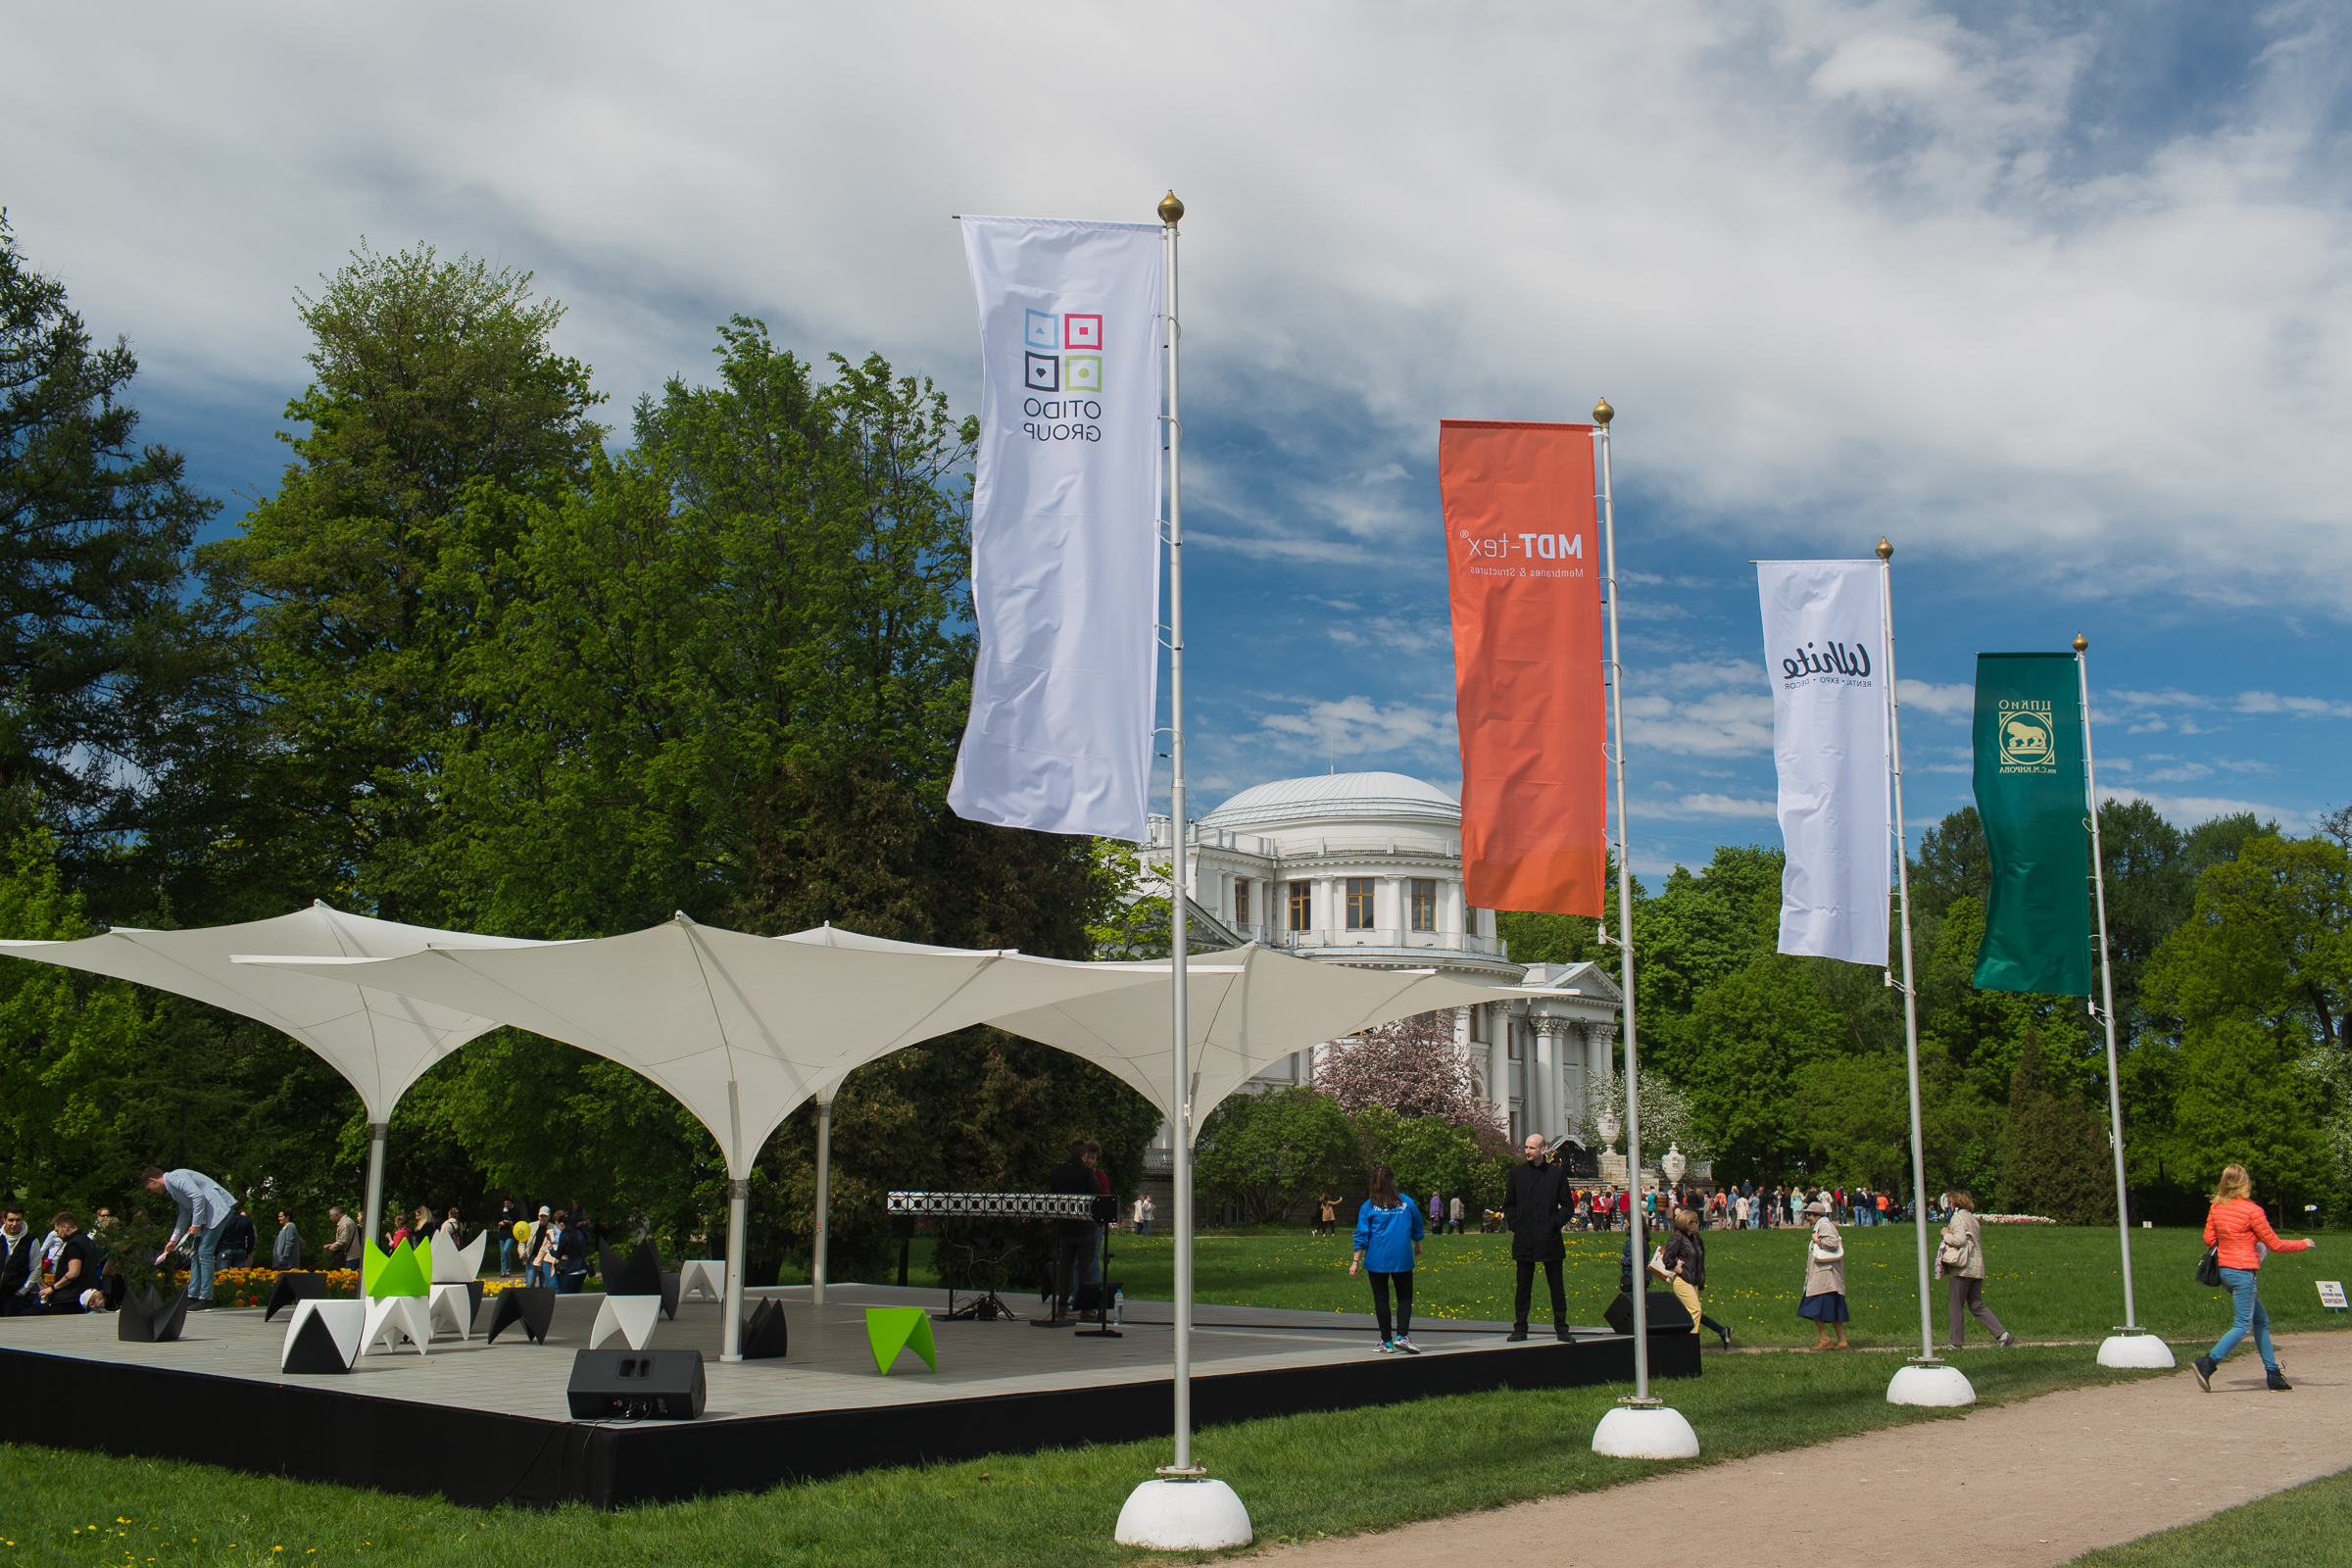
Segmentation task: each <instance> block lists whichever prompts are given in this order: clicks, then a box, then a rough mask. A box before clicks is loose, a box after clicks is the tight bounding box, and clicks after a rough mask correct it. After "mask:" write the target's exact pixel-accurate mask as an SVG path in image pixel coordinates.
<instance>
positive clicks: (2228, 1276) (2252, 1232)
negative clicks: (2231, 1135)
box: [2196, 1165, 2318, 1394]
mask: <svg viewBox="0 0 2352 1568" xmlns="http://www.w3.org/2000/svg"><path fill="white" fill-rule="evenodd" d="M2253 1193H2254V1179H2253V1178H2252V1177H2250V1176H2248V1175H2247V1174H2246V1167H2245V1166H2243V1165H2230V1166H2227V1167H2225V1168H2224V1169H2223V1171H2222V1180H2221V1183H2220V1185H2219V1186H2217V1187H2216V1188H2215V1189H2214V1194H2213V1207H2212V1209H2211V1210H2210V1211H2209V1212H2208V1213H2207V1214H2206V1216H2205V1245H2206V1246H2208V1247H2211V1248H2216V1249H2218V1250H2219V1251H2220V1254H2221V1255H2220V1256H2218V1257H2217V1258H2215V1259H2214V1261H2215V1262H2216V1263H2218V1264H2219V1265H2220V1266H2221V1270H2222V1283H2223V1284H2224V1285H2225V1286H2227V1287H2228V1288H2229V1294H2230V1296H2231V1297H2232V1298H2234V1299H2236V1302H2237V1320H2236V1321H2235V1322H2234V1323H2232V1324H2231V1325H2230V1326H2229V1333H2227V1334H2225V1335H2223V1336H2222V1337H2221V1339H2220V1340H2219V1341H2217V1342H2216V1343H2215V1345H2214V1347H2213V1348H2212V1349H2210V1350H2208V1351H2206V1352H2205V1353H2204V1354H2203V1355H2200V1356H2198V1357H2197V1359H2196V1370H2197V1383H2198V1385H2199V1386H2200V1387H2201V1388H2203V1389H2204V1390H2205V1392H2206V1393H2208V1394H2211V1393H2212V1392H2213V1374H2214V1370H2215V1369H2216V1368H2217V1367H2219V1366H2220V1365H2221V1364H2222V1362H2223V1361H2225V1360H2227V1359H2228V1358H2229V1352H2230V1351H2231V1350H2234V1349H2236V1348H2237V1345H2238V1342H2239V1341H2240V1340H2242V1339H2244V1338H2245V1337H2246V1330H2248V1329H2249V1328H2250V1329H2252V1330H2253V1331H2254V1348H2255V1349H2256V1350H2259V1351H2260V1352H2261V1353H2262V1364H2263V1367H2264V1368H2265V1369H2266V1370H2267V1371H2268V1372H2269V1374H2270V1377H2269V1383H2270V1386H2271V1387H2272V1388H2274V1389H2277V1390H2278V1391H2279V1392H2280V1393H2284V1392H2285V1391H2286V1390H2288V1389H2291V1388H2293V1387H2294V1385H2293V1384H2291V1383H2289V1382H2287V1381H2286V1378H2285V1376H2284V1375H2283V1374H2281V1373H2280V1372H2279V1370H2278V1356H2276V1355H2274V1354H2272V1353H2271V1314H2270V1313H2269V1312H2268V1311H2267V1310H2265V1309H2264V1307H2263V1304H2262V1298H2261V1297H2260V1296H2258V1295H2256V1294H2255V1289H2254V1287H2255V1282H2256V1281H2257V1280H2259V1279H2260V1278H2261V1273H2262V1254H2261V1252H2259V1251H2257V1250H2256V1244H2257V1243H2259V1244H2260V1245H2261V1246H2263V1247H2267V1248H2269V1249H2270V1250H2272V1251H2274V1252H2303V1251H2308V1250H2311V1249H2312V1248H2313V1247H2315V1246H2317V1245H2318V1244H2317V1243H2315V1242H2311V1241H2300V1242H2282V1241H2280V1240H2279V1239H2278V1233H2277V1232H2276V1231H2273V1230H2272V1229H2271V1222H2270V1221H2269V1220H2268V1219H2267V1218H2265V1217H2264V1215H2263V1212H2262V1205H2261V1204H2259V1203H2257V1202H2255V1201H2253Z"/></svg>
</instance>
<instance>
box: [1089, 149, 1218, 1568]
mask: <svg viewBox="0 0 2352 1568" xmlns="http://www.w3.org/2000/svg"><path fill="white" fill-rule="evenodd" d="M1183 219H1184V203H1182V202H1180V201H1178V200H1177V199H1176V193H1175V192H1174V191H1172V190H1171V191H1169V192H1168V194H1167V195H1166V196H1165V197H1163V198H1161V200H1160V204H1159V259H1160V286H1161V290H1162V296H1163V297H1162V303H1161V306H1160V309H1161V310H1162V311H1164V312H1165V313H1166V316H1167V377H1168V386H1167V398H1168V412H1167V413H1166V415H1164V416H1163V417H1164V418H1165V420H1166V422H1167V432H1168V434H1167V443H1168V446H1167V450H1168V763H1169V767H1168V777H1169V783H1168V817H1169V822H1168V839H1169V844H1168V976H1169V981H1170V985H1169V990H1170V994H1171V996H1172V998H1173V1001H1172V1002H1171V1004H1170V1006H1169V1027H1170V1029H1171V1031H1172V1040H1173V1047H1174V1049H1173V1050H1172V1051H1171V1053H1170V1057H1171V1063H1172V1065H1171V1067H1170V1077H1171V1080H1172V1083H1171V1096H1170V1099H1169V1104H1170V1105H1171V1106H1172V1107H1173V1114H1172V1116H1171V1118H1170V1120H1171V1123H1172V1125H1173V1128H1174V1131H1175V1140H1176V1158H1175V1161H1174V1166H1173V1175H1174V1179H1175V1186H1176V1191H1175V1200H1176V1279H1175V1292H1174V1294H1175V1297H1176V1300H1175V1308H1176V1313H1175V1316H1176V1336H1175V1338H1176V1349H1175V1366H1174V1369H1173V1370H1174V1375H1173V1377H1172V1378H1171V1380H1170V1381H1171V1382H1172V1383H1173V1384H1174V1386H1175V1394H1176V1398H1175V1412H1174V1414H1175V1427H1176V1456H1175V1459H1174V1461H1173V1462H1172V1463H1169V1464H1163V1465H1161V1466H1160V1467H1159V1468H1158V1470H1157V1471H1155V1472H1154V1473H1153V1479H1152V1480H1150V1481H1146V1482H1144V1483H1143V1484H1142V1485H1140V1486H1138V1487H1137V1488H1136V1489H1135V1491H1134V1492H1132V1493H1130V1494H1129V1495H1128V1497H1127V1504H1126V1506H1125V1507H1123V1508H1121V1509H1120V1510H1119V1522H1118V1525H1117V1527H1116V1528H1115V1529H1114V1530H1113V1531H1112V1539H1114V1540H1115V1541H1117V1542H1118V1544H1120V1545H1122V1546H1150V1547H1154V1548H1157V1549H1160V1550H1186V1549H1199V1550H1205V1551H1218V1550H1223V1549H1225V1548H1228V1547H1232V1546H1247V1545H1249V1544H1250V1541H1251V1539H1252V1537H1251V1532H1250V1510H1249V1509H1248V1508H1246V1507H1244V1506H1243V1505H1242V1499H1241V1498H1240V1497H1239V1496H1238V1495H1235V1493H1234V1490H1233V1489H1232V1488H1231V1487H1229V1486H1227V1485H1226V1484H1225V1483H1224V1482H1222V1481H1211V1480H1209V1479H1208V1469H1207V1467H1206V1466H1204V1465H1198V1464H1195V1463H1194V1462H1193V1097H1192V1064H1191V1060H1190V1057H1191V1045H1192V1037H1191V1034H1190V1031H1189V1019H1188V1017H1187V1011H1188V1009H1187V1005H1186V1004H1187V1003H1188V1002H1189V1001H1190V1000H1191V999H1190V997H1189V996H1188V995H1187V992H1186V984H1187V981H1186V960H1187V956H1188V955H1187V952H1186V948H1187V944H1188V943H1189V941H1190V935H1189V933H1188V931H1187V929H1186V927H1187V924H1188V921H1187V918H1186V911H1185V904H1184V872H1185V864H1184V849H1185V845H1184V484H1183V480H1184V419H1183V417H1182V412H1181V410H1180V409H1179V408H1178V406H1177V380H1176V348H1177V344H1178V342H1179V340H1181V339H1182V337H1183V336H1184V328H1183V327H1182V326H1181V325H1180V324H1179V323H1178V319H1177V312H1176V225H1177V224H1178V223H1179V222H1181V221H1183Z"/></svg>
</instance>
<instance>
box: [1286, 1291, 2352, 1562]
mask: <svg viewBox="0 0 2352 1568" xmlns="http://www.w3.org/2000/svg"><path fill="white" fill-rule="evenodd" d="M2196 1349H2197V1348H2190V1347H2181V1346H2176V1347H2175V1348H2174V1353H2175V1354H2176V1355H2177V1356H2179V1357H2180V1363H2181V1365H2180V1372H2179V1374H2178V1375H2177V1376H2174V1377H2170V1378H2154V1379H2150V1380H2149V1381H2147V1382H2144V1383H2135V1384H2128V1385H2118V1386H2113V1387H2107V1388H2097V1389H2074V1390H2069V1391H2067V1392H2065V1393H2061V1394H2049V1395H2044V1396H2042V1397H2039V1398H2035V1399H2028V1400H2025V1401H2023V1402H2020V1403H2017V1404H2010V1405H2002V1406H2000V1407H1997V1408H1992V1409H1983V1410H1976V1411H1973V1412H1971V1413H1970V1414H1969V1415H1968V1416H1967V1417H1966V1418H1965V1419H1962V1420H1958V1421H1934V1422H1925V1423H1922V1424H1919V1425H1916V1426H1908V1427H1899V1428H1893V1429H1890V1430H1887V1431H1884V1432H1873V1433H1867V1434H1865V1435H1863V1436H1861V1437H1855V1438H1841V1439H1839V1440H1838V1441H1837V1442H1835V1443H1825V1444H1822V1445H1820V1446H1816V1447H1810V1448H1797V1449H1791V1450H1789V1451H1788V1452H1785V1453H1768V1454H1763V1455H1760V1456H1758V1457H1756V1458H1752V1459H1738V1460H1733V1461H1731V1462H1730V1463H1726V1464H1720V1465H1712V1466H1708V1467H1706V1468H1704V1469H1698V1470H1691V1471H1685V1472H1683V1473H1681V1474H1677V1475H1672V1476H1660V1477H1658V1478H1656V1479H1654V1480H1649V1481H1639V1482H1635V1483H1632V1484H1630V1485H1628V1486H1622V1487H1612V1488H1610V1489H1608V1490H1607V1491H1605V1492H1595V1493H1586V1494H1583V1495H1577V1496H1569V1497H1547V1498H1544V1499H1543V1500H1541V1501H1537V1502H1525V1503H1518V1504H1515V1505H1513V1506H1511V1507H1508V1508H1495V1509H1490V1510H1488V1511H1486V1512H1483V1513H1474V1514H1459V1515H1456V1516H1454V1517H1452V1518H1449V1519H1432V1520H1427V1521H1425V1522H1423V1523H1420V1524H1414V1525H1407V1526H1404V1527H1403V1528H1401V1529H1397V1530H1390V1531H1383V1532H1380V1533H1378V1534H1373V1535H1363V1536H1349V1537H1344V1538H1341V1539H1337V1540H1331V1541H1315V1542H1307V1543H1303V1544H1299V1545H1296V1546H1283V1547H1277V1548H1274V1549H1272V1550H1269V1551H1266V1552H1263V1553H1261V1554H1260V1555H1262V1556H1265V1557H1270V1558H1279V1559H1282V1560H1283V1561H1284V1562H1285V1563H1290V1564H1296V1565H1297V1568H1309V1565H1320V1564H1332V1565H1337V1564H1348V1565H1349V1568H1353V1565H1356V1564H1363V1565H1367V1568H1385V1565H1391V1564H1394V1565H1397V1568H1404V1565H1407V1564H1410V1565H1414V1568H1420V1565H1425V1564H1428V1563H1432V1562H1458V1563H1495V1562H1507V1561H1513V1560H1532V1561H1537V1562H1541V1563H1543V1564H1544V1568H1600V1565H1608V1568H1623V1565H1624V1564H1627V1563H1638V1562H1683V1563H1738V1564H1740V1565H1741V1568H1846V1565H1849V1564H1883V1563H1902V1564H1913V1563H1928V1562H1955V1563H1967V1564H1969V1565H1970V1568H2049V1565H2055V1564H2059V1563H2064V1562H2066V1561H2068V1560H2070V1559H2072V1558H2074V1557H2078V1556H2080V1555H2082V1553H2083V1552H2086V1551H2089V1550H2091V1549H2093V1548H2094V1547H2098V1546H2109V1545H2115V1544H2119V1543H2121V1542H2126V1541H2132V1540H2136V1539H2137V1538H2138V1537H2141V1536H2144V1535H2147V1534H2149V1533H2150V1532H2152V1531H2157V1530H2169V1529H2171V1528H2172V1527H2173V1526H2175V1525H2182V1524H2188V1523H2190V1522H2191V1521H2193V1520H2197V1519H2202V1518H2204V1517H2205V1516H2206V1515H2208V1514H2210V1513H2214V1512H2216V1511H2218V1510H2220V1509H2223V1508H2229V1507H2234V1506H2235V1505H2237V1504H2238V1503H2241V1502H2248V1501H2251V1500H2252V1499H2254V1498H2256V1497H2260V1496H2264V1495H2268V1494H2270V1493H2273V1492H2279V1491H2283V1490H2284V1489H2286V1488H2288V1487H2293V1486H2299V1485H2301V1484H2302V1483H2303V1482H2306V1481H2311V1480H2315V1479H2317V1478H2319V1477H2321V1476H2326V1475H2333V1474H2334V1473H2335V1472H2337V1471H2339V1470H2343V1469H2345V1468H2347V1467H2352V1334H2309V1335H2301V1336H2297V1337H2294V1338H2291V1339H2288V1338H2282V1339H2280V1340H2279V1341H2278V1359H2279V1362H2280V1364H2281V1365H2282V1366H2283V1367H2284V1368H2285V1370H2286V1375H2287V1380H2288V1381H2289V1382H2291V1383H2292V1384H2293V1385H2294V1391H2293V1392H2292V1393H2290V1394H2275V1393H2272V1392H2271V1391H2269V1390H2268V1389H2266V1388H2264V1387H2263V1377H2262V1362H2261V1360H2260V1359H2259V1358H2257V1357H2256V1356H2255V1354H2254V1352H2253V1348H2252V1346H2251V1344H2250V1343H2249V1345H2248V1346H2247V1347H2246V1348H2244V1349H2241V1350H2240V1351H2239V1352H2238V1353H2237V1354H2236V1355H2234V1356H2232V1357H2230V1359H2229V1363H2228V1364H2227V1365H2225V1366H2224V1367H2223V1368H2222V1370H2221V1372H2220V1374H2219V1375H2218V1376H2217V1377H2215V1379H2214V1383H2213V1392H2212V1393H2211V1394H2205V1393H2202V1392H2201V1391H2199V1389H2198V1388H2197V1382H2196V1378H2195V1377H2194V1375H2193V1374H2191V1373H2190V1371H2189V1370H2188V1359H2189V1357H2190V1356H2191V1355H2194V1354H2195V1353H2196ZM1986 1353H1988V1354H1989V1353H1991V1352H1986ZM1959 1364H1960V1365H1961V1367H1962V1368H1963V1369H1965V1368H1966V1367H1967V1365H1968V1362H1967V1361H1966V1360H1962V1361H1961V1362H1960V1363H1959ZM1667 1392H1668V1396H1669V1397H1671V1390H1670V1389H1669V1390H1668V1391H1667ZM1698 1438H1699V1442H1700V1443H1701V1444H1702V1445H1703V1444H1704V1443H1705V1442H1706V1439H1707V1435H1706V1433H1704V1432H1703V1431H1702V1432H1701V1433H1699V1435H1698Z"/></svg>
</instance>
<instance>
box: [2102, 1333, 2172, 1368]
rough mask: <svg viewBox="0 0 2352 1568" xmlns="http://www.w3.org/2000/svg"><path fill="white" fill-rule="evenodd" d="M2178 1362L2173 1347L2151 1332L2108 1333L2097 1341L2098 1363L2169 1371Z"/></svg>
mask: <svg viewBox="0 0 2352 1568" xmlns="http://www.w3.org/2000/svg"><path fill="white" fill-rule="evenodd" d="M2099 1365H2101V1366H2120V1367H2137V1368H2144V1369H2146V1370H2149V1371H2154V1372H2170V1371H2171V1370H2172V1369H2173V1368H2174V1367H2176V1366H2179V1365H2180V1362H2178V1361H2176V1360H2174V1359H2173V1348H2172V1347H2171V1346H2169V1345H2167V1344H2165V1343H2164V1342H2163V1341H2162V1340H2160V1339H2158V1338H2157V1337H2156V1336H2155V1335H2153V1334H2110V1335H2109V1336H2108V1337H2107V1338H2106V1339H2104V1340H2102V1341H2100V1342H2099Z"/></svg>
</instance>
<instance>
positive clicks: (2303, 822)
mask: <svg viewBox="0 0 2352 1568" xmlns="http://www.w3.org/2000/svg"><path fill="white" fill-rule="evenodd" d="M2099 799H2100V800H2102V801H2126V802H2130V801H2145V802H2147V803H2148V804H2149V805H2150V806H2153V807H2154V808H2156V809H2157V810H2158V811H2159V812H2161V813H2163V815H2164V817H2165V819H2166V820H2167V821H2170V822H2172V823H2174V824H2175V825H2176V826H2180V827H2194V826H2196V825H2197V824H2198V823H2200V822H2207V821H2211V820H2212V819H2213V818H2214V817H2217V816H2235V815H2238V814H2239V813H2240V812H2244V811H2251V812H2253V813H2254V814H2255V815H2256V816H2257V817H2259V818H2260V819H2261V820H2263V821H2265V822H2270V821H2276V822H2278V825H2279V826H2280V827H2282V828H2284V829H2286V830H2287V831H2289V832H2293V831H2294V830H2296V829H2298V828H2302V827H2306V826H2308V825H2309V824H2310V823H2311V822H2313V821H2315V820H2316V819H2317V816H2318V813H2317V812H2312V811H2298V810H2295V809H2291V808H2289V807H2282V806H2265V805H2263V804H2262V803H2261V802H2259V801H2240V800H2233V799H2230V798H2229V797H2226V796H2218V795H2152V794H2149V793H2148V792H2147V791H2145V790H2135V789H2129V788H2125V787H2121V786H2116V785H2108V784H2102V785H2100V786H2099Z"/></svg>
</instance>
